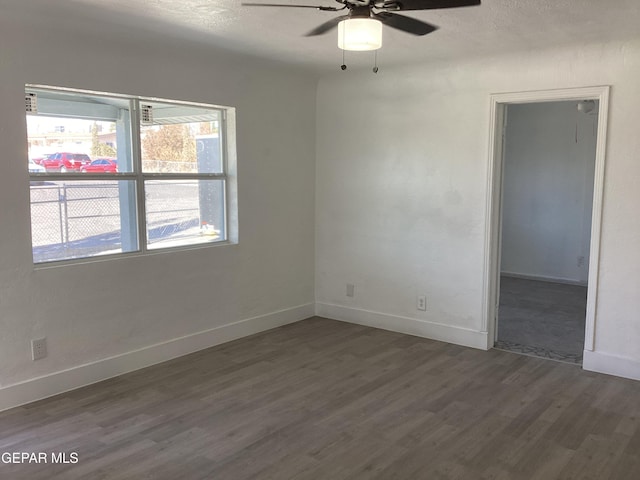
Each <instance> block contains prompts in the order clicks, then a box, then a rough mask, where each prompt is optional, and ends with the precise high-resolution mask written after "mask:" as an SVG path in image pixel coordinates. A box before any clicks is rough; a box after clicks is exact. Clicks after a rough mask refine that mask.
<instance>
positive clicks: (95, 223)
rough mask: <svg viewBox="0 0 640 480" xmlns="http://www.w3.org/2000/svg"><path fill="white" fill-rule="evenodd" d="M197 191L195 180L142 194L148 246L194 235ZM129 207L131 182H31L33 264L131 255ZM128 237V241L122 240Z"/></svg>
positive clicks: (133, 212)
mask: <svg viewBox="0 0 640 480" xmlns="http://www.w3.org/2000/svg"><path fill="white" fill-rule="evenodd" d="M126 184H128V185H126ZM194 187H195V189H194ZM197 187H198V185H197V182H196V181H185V182H181V183H171V184H168V185H166V186H164V188H155V189H150V191H148V192H147V195H151V196H152V197H153V198H152V200H151V201H150V202H148V207H147V208H148V211H147V221H148V222H147V227H148V228H149V231H148V236H149V240H150V242H159V241H162V240H166V239H168V238H173V237H176V236H185V235H193V234H194V233H195V234H196V235H197V234H198V230H199V226H200V218H199V217H200V208H199V205H198V190H197ZM127 193H129V195H127ZM135 203H136V202H135V191H134V187H133V182H131V181H129V180H120V181H91V182H46V183H44V184H42V185H37V184H35V182H34V183H32V186H31V238H32V246H33V257H34V262H36V263H40V262H46V261H55V260H64V259H71V258H83V257H91V256H94V255H100V254H105V253H115V252H121V251H131V250H136V249H137V245H136V243H137V240H136V239H137V231H136V229H137V224H136V221H135V218H136V215H137V209H136V206H135ZM121 204H122V205H121ZM121 206H122V207H123V208H124V210H123V209H122V208H121ZM123 213H124V215H123ZM125 217H128V218H129V219H131V220H130V221H129V220H127V218H125ZM123 228H124V236H125V246H124V248H123V238H122V237H123ZM127 230H130V231H129V232H127ZM129 237H130V238H132V240H129V241H127V238H129ZM129 244H131V246H127V245H129Z"/></svg>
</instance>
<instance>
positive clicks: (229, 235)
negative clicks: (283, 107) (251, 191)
mask: <svg viewBox="0 0 640 480" xmlns="http://www.w3.org/2000/svg"><path fill="white" fill-rule="evenodd" d="M25 91H26V93H27V94H29V93H30V92H34V91H35V92H36V93H38V92H47V91H50V92H57V93H64V94H69V95H73V94H78V95H91V96H93V97H103V98H111V99H120V100H127V101H129V120H130V128H131V131H130V142H131V152H130V153H131V158H132V167H133V168H132V170H133V171H132V172H117V173H109V174H104V173H89V172H85V173H80V172H64V173H62V172H46V173H44V172H42V173H35V172H29V185H31V182H41V181H42V180H43V179H47V178H48V179H54V180H57V181H60V180H70V181H77V180H84V181H92V180H93V181H95V180H99V181H104V180H114V181H119V180H124V181H127V180H128V181H132V182H133V183H134V185H135V192H136V195H135V197H136V198H135V205H134V206H133V207H131V213H134V214H135V215H136V240H137V249H136V250H133V251H128V252H118V253H112V254H98V255H93V256H86V257H79V258H71V259H63V260H47V261H44V262H37V263H36V262H35V261H34V267H35V268H48V267H51V266H58V265H67V264H78V263H88V262H95V261H104V260H107V259H115V258H122V257H130V256H140V255H154V254H159V253H165V252H173V251H181V250H192V249H200V248H207V247H214V246H220V245H229V244H236V243H238V233H237V230H238V226H237V196H236V192H237V180H236V153H235V152H236V143H235V109H234V108H233V107H225V106H220V105H213V104H206V103H198V102H189V101H181V100H171V99H165V98H157V97H143V96H135V95H126V94H116V93H106V92H98V91H92V90H80V89H72V88H64V87H54V86H47V85H37V84H26V85H25ZM147 102H153V103H155V102H159V103H164V104H167V105H176V106H188V107H201V108H206V109H208V110H217V111H219V112H220V117H219V125H220V126H219V138H220V143H221V145H220V147H221V165H222V172H221V173H152V172H144V171H143V168H142V148H141V136H140V134H141V125H142V122H141V118H140V112H141V110H140V105H141V104H145V103H147ZM27 114H28V115H33V113H30V112H27ZM35 115H37V113H35ZM70 118H71V117H70ZM78 118H81V117H78ZM154 179H156V180H220V181H222V185H223V198H224V208H223V209H222V210H223V217H224V219H223V224H224V238H223V239H221V240H216V241H208V242H199V243H188V244H183V245H175V246H168V247H154V248H149V246H148V238H147V225H146V221H147V219H146V210H147V205H146V198H145V181H147V180H154ZM121 235H123V233H122V232H121ZM122 242H123V243H124V238H123V239H122ZM31 243H32V248H33V239H32V241H31Z"/></svg>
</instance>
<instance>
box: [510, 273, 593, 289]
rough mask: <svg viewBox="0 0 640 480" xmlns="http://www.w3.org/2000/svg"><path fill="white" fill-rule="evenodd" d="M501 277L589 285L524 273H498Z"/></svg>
mask: <svg viewBox="0 0 640 480" xmlns="http://www.w3.org/2000/svg"><path fill="white" fill-rule="evenodd" d="M500 275H501V276H503V277H511V278H523V279H525V280H537V281H539V282H551V283H565V284H567V285H579V286H581V287H586V286H587V285H588V284H589V283H588V282H583V281H582V280H572V279H570V278H558V277H545V276H543V275H529V274H526V273H514V272H500Z"/></svg>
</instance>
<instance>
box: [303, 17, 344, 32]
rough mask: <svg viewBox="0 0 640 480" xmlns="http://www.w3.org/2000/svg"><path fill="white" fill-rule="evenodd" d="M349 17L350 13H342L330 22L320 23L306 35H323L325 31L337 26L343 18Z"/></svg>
mask: <svg viewBox="0 0 640 480" xmlns="http://www.w3.org/2000/svg"><path fill="white" fill-rule="evenodd" d="M347 18H349V15H340V16H339V17H335V18H332V19H331V20H329V21H328V22H324V23H323V24H322V25H318V26H317V27H316V28H314V29H313V30H311V31H310V32H309V33H307V34H306V35H305V37H313V36H314V35H322V34H323V33H327V32H328V31H329V30H331V29H333V28H336V27H337V26H338V24H339V23H340V22H341V21H342V20H346V19H347Z"/></svg>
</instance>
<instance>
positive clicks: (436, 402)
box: [0, 317, 640, 480]
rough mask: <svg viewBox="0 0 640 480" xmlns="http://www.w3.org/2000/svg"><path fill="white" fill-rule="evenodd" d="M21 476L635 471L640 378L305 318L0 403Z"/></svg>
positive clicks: (633, 474)
mask: <svg viewBox="0 0 640 480" xmlns="http://www.w3.org/2000/svg"><path fill="white" fill-rule="evenodd" d="M2 452H47V453H48V454H50V452H66V453H67V454H69V453H71V452H77V454H78V463H76V464H67V465H59V464H56V465H53V464H51V463H50V462H49V463H46V464H44V463H40V464H5V463H0V478H1V479H7V480H20V479H47V480H53V479H63V480H74V479H91V480H97V479H113V480H121V479H127V480H128V479H171V480H174V479H184V480H198V479H216V480H218V479H225V480H226V479H232V480H242V479H260V480H267V479H274V480H285V479H296V480H316V479H330V480H340V479H350V480H353V479H380V480H389V479H412V480H415V479H429V480H431V479H496V480H519V479H532V480H533V479H536V480H538V479H539V480H551V479H598V480H605V479H612V480H620V479H634V480H636V479H638V478H640V382H634V381H631V380H624V379H620V378H615V377H611V376H605V375H599V374H594V373H589V372H585V371H583V370H581V369H580V368H579V367H577V366H574V365H567V364H562V363H557V362H553V361H550V360H543V359H537V358H532V357H525V356H519V355H516V354H513V353H509V352H502V351H497V350H492V351H489V352H483V351H478V350H473V349H469V348H464V347H459V346H455V345H450V344H446V343H441V342H436V341H431V340H426V339H422V338H418V337H412V336H408V335H402V334H397V333H392V332H386V331H383V330H376V329H372V328H368V327H363V326H359V325H351V324H347V323H341V322H336V321H332V320H326V319H321V318H317V317H315V318H311V319H308V320H305V321H303V322H299V323H296V324H292V325H288V326H285V327H281V328H278V329H275V330H271V331H269V332H265V333H262V334H258V335H254V336H252V337H248V338H244V339H241V340H237V341H235V342H231V343H227V344H225V345H220V346H217V347H214V348H210V349H208V350H204V351H201V352H198V353H195V354H192V355H189V356H186V357H182V358H179V359H177V360H173V361H170V362H166V363H164V364H161V365H156V366H153V367H150V368H147V369H144V370H140V371H137V372H134V373H131V374H128V375H124V376H121V377H118V378H114V379H111V380H108V381H105V382H101V383H99V384H96V385H93V386H90V387H86V388H82V389H79V390H75V391H73V392H70V393H67V394H63V395H59V396H57V397H53V398H50V399H47V400H43V401H40V402H36V403H33V404H30V405H27V406H24V407H20V408H15V409H12V410H9V411H6V412H3V413H0V453H2Z"/></svg>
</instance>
